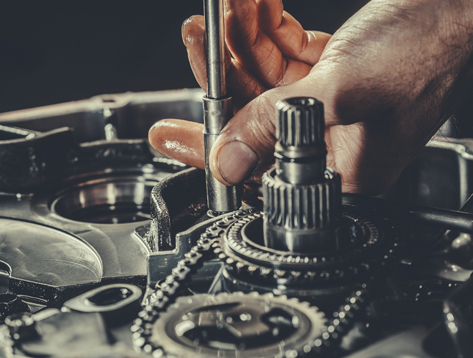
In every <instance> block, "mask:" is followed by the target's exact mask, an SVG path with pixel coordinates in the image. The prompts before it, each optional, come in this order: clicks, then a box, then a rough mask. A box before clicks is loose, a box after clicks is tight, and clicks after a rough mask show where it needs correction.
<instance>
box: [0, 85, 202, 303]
mask: <svg viewBox="0 0 473 358" xmlns="http://www.w3.org/2000/svg"><path fill="white" fill-rule="evenodd" d="M202 96H203V92H202V91H201V90H178V91H162V92H148V93H126V94H117V95H103V96H97V97H94V98H91V99H88V100H83V101H77V102H72V103H64V104H59V105H52V106H46V107H41V108H35V109H28V110H23V111H16V112H11V113H3V114H0V125H1V127H0V156H1V158H2V160H1V161H0V162H1V163H2V164H3V166H2V165H0V200H1V202H2V205H1V206H0V227H1V229H0V242H1V244H2V248H3V249H2V250H1V251H0V256H1V258H3V259H5V263H6V264H7V265H9V266H10V268H9V270H7V271H8V272H5V274H4V273H3V270H2V273H1V277H2V287H1V290H2V293H7V292H6V291H8V292H9V293H12V294H17V295H19V296H21V300H26V302H27V303H28V304H29V305H31V304H33V305H34V307H35V309H37V308H38V307H43V306H44V305H48V304H51V305H55V306H56V307H57V306H60V305H61V304H62V303H63V302H64V301H65V300H68V299H69V298H71V297H73V296H76V295H78V294H81V293H83V292H85V291H87V290H90V289H91V288H94V287H98V286H99V285H103V284H104V283H113V282H117V281H118V282H127V283H134V284H142V285H144V284H145V282H146V272H147V257H148V255H149V254H150V252H152V251H153V250H155V248H157V247H158V246H161V249H166V245H164V244H161V245H159V244H158V243H157V242H153V241H146V240H144V239H143V238H142V237H140V236H138V235H135V233H134V232H135V231H136V230H137V228H138V227H140V226H143V224H145V223H146V222H147V221H149V219H150V218H149V216H150V214H151V213H150V210H151V208H150V192H151V188H152V186H153V185H155V184H156V183H158V182H159V181H160V180H162V179H164V178H166V177H167V176H169V175H170V174H172V173H175V172H176V171H178V170H182V169H183V165H182V164H181V163H177V162H176V161H173V160H170V159H168V158H164V157H163V156H161V155H158V154H157V153H154V152H152V150H151V149H150V146H149V144H148V143H147V141H146V140H145V139H144V138H145V137H146V135H147V133H148V130H149V128H150V127H151V126H152V124H153V123H154V122H155V121H156V120H159V119H161V118H166V117H174V118H183V119H184V118H185V119H189V120H193V121H196V122H202V117H203V114H202ZM111 125H112V126H114V133H115V134H116V136H117V137H116V138H112V137H110V136H108V135H107V133H106V132H107V130H106V128H105V127H106V126H111ZM60 127H64V128H60ZM67 127H70V128H67ZM57 128H60V129H57ZM202 185H204V180H202ZM202 192H203V190H202ZM204 206H205V205H204ZM172 214H173V215H174V214H175V212H172ZM168 245H170V244H168ZM167 248H169V246H168V247H167ZM7 276H8V279H7ZM10 276H11V277H10ZM7 298H8V297H6V296H5V299H7Z"/></svg>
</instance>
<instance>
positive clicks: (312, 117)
mask: <svg viewBox="0 0 473 358" xmlns="http://www.w3.org/2000/svg"><path fill="white" fill-rule="evenodd" d="M276 113H277V114H276V117H277V121H278V124H277V126H276V137H277V138H278V141H279V142H280V143H281V145H283V146H287V147H288V146H298V147H302V146H311V145H313V144H318V143H321V142H322V143H323V142H324V134H325V124H324V121H323V113H324V106H323V104H322V102H319V101H317V100H316V99H314V98H302V97H299V98H289V99H287V100H284V101H280V102H278V103H277V105H276ZM321 119H322V120H321Z"/></svg>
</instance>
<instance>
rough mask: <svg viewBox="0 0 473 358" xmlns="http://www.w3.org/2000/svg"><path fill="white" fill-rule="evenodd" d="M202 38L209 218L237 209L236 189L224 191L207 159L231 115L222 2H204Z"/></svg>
mask: <svg viewBox="0 0 473 358" xmlns="http://www.w3.org/2000/svg"><path fill="white" fill-rule="evenodd" d="M204 15H205V16H204V17H205V35H206V54H207V96H206V97H205V98H204V99H203V106H204V148H205V172H206V183H207V203H208V207H209V210H210V215H212V216H218V215H220V214H223V213H226V212H231V211H235V210H237V209H238V208H239V207H240V205H241V199H240V195H239V193H238V190H237V188H236V187H228V186H226V185H224V184H222V183H220V182H219V181H218V180H217V179H215V177H214V176H213V174H212V172H211V171H210V167H209V165H210V164H209V155H210V151H211V150H212V146H213V145H214V143H215V141H216V140H217V138H218V136H219V134H220V132H221V131H222V129H223V127H224V126H225V124H227V122H228V121H229V120H230V118H231V117H232V115H233V106H232V100H231V97H227V96H226V94H227V87H226V80H225V23H224V21H225V17H224V3H223V0H205V1H204Z"/></svg>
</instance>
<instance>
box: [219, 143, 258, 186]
mask: <svg viewBox="0 0 473 358" xmlns="http://www.w3.org/2000/svg"><path fill="white" fill-rule="evenodd" d="M217 161H218V170H219V171H220V174H221V175H222V177H223V179H225V181H226V182H227V183H228V184H232V185H235V184H238V183H241V182H242V181H244V180H246V179H248V178H249V177H250V176H251V174H252V173H253V171H254V170H255V168H256V165H257V164H258V156H257V155H256V154H255V152H253V151H252V150H251V148H250V147H248V146H247V145H246V144H244V143H242V142H238V141H234V142H230V143H228V144H226V145H224V146H223V147H222V148H221V149H220V152H219V153H218V157H217Z"/></svg>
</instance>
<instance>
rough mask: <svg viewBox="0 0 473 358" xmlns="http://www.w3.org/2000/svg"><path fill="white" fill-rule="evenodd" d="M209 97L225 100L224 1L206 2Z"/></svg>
mask: <svg viewBox="0 0 473 358" xmlns="http://www.w3.org/2000/svg"><path fill="white" fill-rule="evenodd" d="M204 17H205V34H206V41H207V42H206V46H207V47H206V54H207V97H208V98H212V99H220V98H224V97H225V95H226V94H227V86H226V81H225V23H224V21H225V18H224V5H223V0H204Z"/></svg>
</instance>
